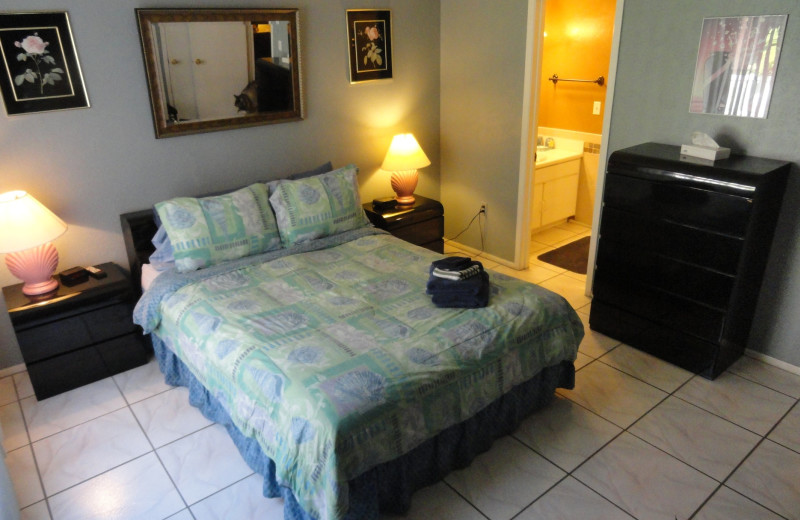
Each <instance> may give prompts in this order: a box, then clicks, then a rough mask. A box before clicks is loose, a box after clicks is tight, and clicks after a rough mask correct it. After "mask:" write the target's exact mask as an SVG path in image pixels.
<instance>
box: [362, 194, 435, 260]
mask: <svg viewBox="0 0 800 520" xmlns="http://www.w3.org/2000/svg"><path fill="white" fill-rule="evenodd" d="M414 199H415V200H414V204H411V205H409V206H397V207H395V208H393V209H391V210H388V211H385V212H383V213H381V212H379V211H376V210H375V209H373V207H372V203H371V202H367V203H365V204H363V206H364V211H365V212H366V213H367V217H368V218H369V220H370V222H372V223H373V224H374V225H375V227H377V228H380V229H384V230H386V231H388V232H389V233H391V234H392V235H394V236H396V237H397V238H401V239H403V240H405V241H406V242H411V243H412V244H416V245H418V246H422V247H426V248H428V249H430V250H431V251H436V252H437V253H443V252H444V239H443V238H442V237H443V236H444V207H442V203H441V202H439V201H438V200H433V199H429V198H427V197H422V196H420V195H414Z"/></svg>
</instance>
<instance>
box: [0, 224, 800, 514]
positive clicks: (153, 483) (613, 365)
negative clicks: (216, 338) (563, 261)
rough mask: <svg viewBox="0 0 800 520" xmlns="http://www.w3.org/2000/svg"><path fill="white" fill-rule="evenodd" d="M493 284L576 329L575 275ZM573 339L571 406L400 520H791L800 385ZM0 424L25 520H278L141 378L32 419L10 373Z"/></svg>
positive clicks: (741, 369) (214, 431) (198, 422)
mask: <svg viewBox="0 0 800 520" xmlns="http://www.w3.org/2000/svg"><path fill="white" fill-rule="evenodd" d="M564 232H566V235H565V233H564ZM585 232H586V230H585V228H584V229H583V230H581V229H578V228H576V227H575V226H574V225H568V226H562V227H560V228H557V230H553V231H551V232H549V233H548V234H547V235H544V236H537V239H538V240H546V241H551V242H552V243H547V242H541V244H542V246H541V247H539V246H538V245H537V244H538V240H537V244H534V245H535V246H536V247H537V248H538V250H533V251H532V252H531V254H532V256H533V257H534V258H535V256H536V255H538V254H540V252H541V250H542V249H545V248H548V247H553V246H554V245H558V243H560V242H564V241H565V240H566V241H569V240H570V239H574V238H576V237H578V236H581V234H583V233H585ZM532 249H533V248H532ZM485 265H486V267H489V268H495V267H496V266H493V265H491V264H489V263H485ZM497 270H500V271H503V272H506V273H507V274H513V275H516V276H519V277H520V278H525V279H529V280H532V281H536V282H537V283H541V284H542V285H543V286H545V287H548V288H551V289H553V290H556V291H558V292H560V293H561V294H563V295H564V296H565V297H566V298H567V299H568V300H569V301H570V302H571V303H572V304H573V306H574V307H575V308H576V310H577V311H578V313H579V315H580V316H581V318H582V319H583V320H584V324H586V323H587V321H588V311H589V305H590V301H589V299H588V298H586V297H585V296H583V285H584V282H583V281H582V280H581V277H580V276H579V275H574V274H573V273H566V272H564V271H563V270H560V269H558V268H555V267H553V266H549V265H547V264H542V263H540V262H538V261H535V260H534V261H532V262H531V268H530V269H529V270H528V271H525V272H516V271H513V270H507V269H505V268H502V267H497ZM586 332H587V336H586V338H585V339H584V341H583V343H582V344H581V347H580V353H579V357H578V362H577V363H576V367H578V369H579V370H578V372H577V376H576V380H577V381H576V387H575V389H574V390H559V391H558V392H557V395H556V399H555V401H554V402H553V403H552V405H551V406H549V407H547V408H546V409H544V410H541V411H540V412H538V413H537V414H535V415H534V416H533V417H530V418H529V419H528V420H526V421H525V422H524V423H523V424H522V425H521V426H520V428H519V429H518V430H517V431H516V432H515V433H514V434H513V435H511V436H509V437H506V438H503V439H500V440H499V441H497V442H496V443H495V445H494V447H493V448H492V449H491V450H490V451H489V452H487V453H485V454H483V455H480V456H479V457H478V458H477V459H476V460H475V461H474V462H473V464H472V465H471V466H470V467H468V468H466V469H464V470H462V471H457V472H455V473H453V474H451V475H449V476H448V477H447V478H445V480H444V481H443V482H439V483H438V484H435V485H433V486H430V487H428V488H425V489H422V490H420V491H418V492H417V493H416V494H415V495H414V501H413V505H412V508H411V511H410V512H409V513H408V515H407V518H409V519H421V520H447V519H453V520H456V519H457V520H471V519H476V520H480V519H483V520H486V519H490V520H509V519H512V518H514V519H516V520H534V519H535V520H540V519H583V518H591V519H631V518H637V519H641V520H645V519H647V520H649V519H665V520H666V519H669V520H673V519H676V518H677V519H681V520H683V519H689V518H692V519H696V520H712V519H714V520H722V519H734V518H735V519H781V518H783V519H800V404H798V400H799V399H800V376H797V375H794V374H791V373H789V372H785V371H782V370H779V369H777V368H775V367H771V366H769V365H765V364H763V363H761V362H759V361H756V360H754V359H751V358H746V357H745V358H742V359H741V360H740V361H739V362H737V363H736V365H734V366H733V367H732V368H731V369H730V370H729V371H727V372H726V373H724V374H723V375H722V376H720V377H719V378H718V379H717V380H715V381H713V382H712V381H707V380H705V379H702V378H699V377H696V376H693V375H692V374H690V373H688V372H686V371H684V370H681V369H679V368H676V367H674V366H672V365H669V364H667V363H664V362H663V361H660V360H658V359H655V358H653V357H651V356H649V355H647V354H643V353H641V352H639V351H638V350H635V349H632V348H630V347H628V346H627V345H621V344H619V343H618V342H616V341H614V340H613V339H610V338H607V337H605V336H602V335H601V334H597V333H593V332H591V331H590V330H589V329H588V325H586ZM0 421H1V424H2V427H3V431H4V434H5V438H4V441H3V447H4V448H5V450H6V451H7V452H8V457H7V459H6V463H7V464H8V466H9V470H10V473H11V476H12V479H13V482H14V485H15V490H16V492H17V497H18V499H19V502H20V506H21V507H22V517H23V518H24V519H26V520H34V519H36V520H38V519H52V520H62V519H80V520H90V519H104V520H107V519H142V520H160V519H166V518H169V519H171V520H191V519H196V520H201V519H202V520H205V519H226V520H229V519H233V520H238V519H243V520H249V519H281V518H283V514H282V510H283V507H282V503H281V501H280V500H269V499H265V498H263V497H262V496H261V491H260V490H261V477H259V476H258V475H255V474H253V472H252V471H251V470H250V469H249V468H248V467H247V465H246V464H245V463H244V462H243V460H242V458H241V456H239V454H238V452H237V451H236V448H235V447H234V446H233V443H232V442H231V441H230V439H229V437H228V436H227V434H226V433H225V432H224V430H223V428H222V427H220V426H218V425H215V424H213V423H210V422H209V421H207V420H206V419H205V418H204V417H203V416H202V415H201V414H200V413H199V412H198V411H197V410H195V409H194V408H192V407H191V406H190V405H189V404H188V402H187V393H186V390H184V389H182V388H172V387H170V386H168V385H166V384H164V383H163V379H162V378H161V375H160V373H159V371H158V368H157V366H156V364H155V363H150V364H148V365H145V366H143V367H139V368H136V369H134V370H130V371H128V372H125V373H123V374H120V375H117V376H115V377H113V378H109V379H106V380H103V381H99V382H97V383H94V384H91V385H88V386H85V387H82V388H79V389H76V390H73V391H71V392H67V393H65V394H61V395H59V396H55V397H52V398H50V399H47V400H45V401H42V402H38V401H37V400H36V398H35V397H34V395H33V391H32V388H31V386H30V380H29V379H28V377H27V374H26V373H21V374H16V375H14V376H11V377H6V378H2V379H0Z"/></svg>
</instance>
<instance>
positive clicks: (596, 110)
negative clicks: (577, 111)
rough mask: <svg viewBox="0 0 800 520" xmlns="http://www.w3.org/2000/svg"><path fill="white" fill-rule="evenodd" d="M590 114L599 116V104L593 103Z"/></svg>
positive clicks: (597, 102)
mask: <svg viewBox="0 0 800 520" xmlns="http://www.w3.org/2000/svg"><path fill="white" fill-rule="evenodd" d="M592 114H594V115H596V116H599V115H600V102H599V101H595V102H594V105H593V106H592Z"/></svg>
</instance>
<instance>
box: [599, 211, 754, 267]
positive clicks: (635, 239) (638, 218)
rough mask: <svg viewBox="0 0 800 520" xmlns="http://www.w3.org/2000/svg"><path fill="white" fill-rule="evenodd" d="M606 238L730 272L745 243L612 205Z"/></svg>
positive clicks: (604, 226)
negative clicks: (619, 208)
mask: <svg viewBox="0 0 800 520" xmlns="http://www.w3.org/2000/svg"><path fill="white" fill-rule="evenodd" d="M604 238H608V239H611V240H614V241H615V242H623V243H626V244H631V245H635V246H636V247H637V248H639V250H641V251H650V252H652V253H656V254H659V255H664V256H668V257H671V258H674V259H676V260H680V261H683V262H689V263H692V264H696V265H700V266H705V267H708V268H709V269H714V270H717V271H721V272H723V273H728V274H736V269H737V266H738V265H739V258H740V256H741V254H742V248H743V245H744V241H743V240H742V239H741V238H735V237H730V236H727V235H720V234H717V233H709V232H707V231H703V230H699V229H696V228H692V227H687V226H682V225H679V224H674V223H672V222H668V221H666V220H658V219H653V218H649V217H643V216H642V215H637V214H634V213H630V212H627V211H620V210H618V209H615V208H612V207H610V206H606V207H604V208H603V215H602V220H601V221H600V239H601V240H602V239H604Z"/></svg>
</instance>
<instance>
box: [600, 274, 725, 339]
mask: <svg viewBox="0 0 800 520" xmlns="http://www.w3.org/2000/svg"><path fill="white" fill-rule="evenodd" d="M595 300H596V301H599V302H602V303H606V304H609V305H613V306H614V307H617V308H619V309H621V310H624V311H626V312H629V313H631V314H634V315H636V316H640V317H642V318H643V319H647V320H648V321H651V322H653V323H656V324H659V325H662V326H664V327H667V328H671V329H676V330H680V331H683V332H684V333H686V334H689V335H692V336H696V337H698V338H701V339H704V340H706V341H710V342H719V341H720V337H721V335H722V328H723V326H724V324H725V313H724V312H722V311H719V310H715V309H712V308H710V307H707V306H705V305H701V304H699V303H696V302H694V301H691V300H687V299H686V298H681V297H679V296H675V295H672V294H668V293H666V292H664V291H662V290H659V289H656V288H653V287H648V286H644V285H637V284H636V283H635V282H632V283H631V282H629V281H627V280H625V281H620V280H618V279H615V278H614V277H613V276H605V273H604V271H603V270H602V269H598V270H597V272H596V273H595V277H594V299H593V300H592V305H594V302H595ZM617 339H620V338H617Z"/></svg>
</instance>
